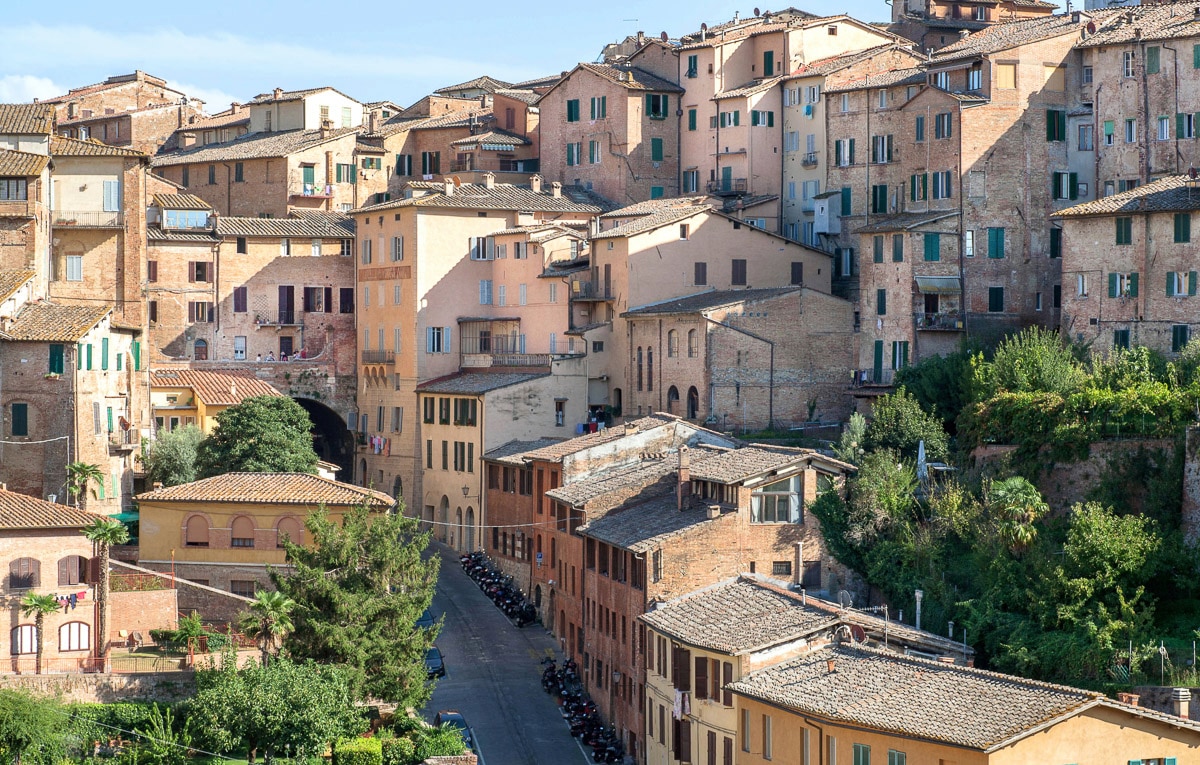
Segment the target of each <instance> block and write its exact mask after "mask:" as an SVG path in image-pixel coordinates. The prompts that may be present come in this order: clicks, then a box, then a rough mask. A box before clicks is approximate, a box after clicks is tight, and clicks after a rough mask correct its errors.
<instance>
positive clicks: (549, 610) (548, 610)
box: [542, 589, 558, 635]
mask: <svg viewBox="0 0 1200 765" xmlns="http://www.w3.org/2000/svg"><path fill="white" fill-rule="evenodd" d="M547 619H549V620H550V621H549V624H547V623H546V620H547ZM542 624H543V625H544V626H545V627H546V629H548V630H550V634H552V635H557V634H558V630H556V629H555V627H556V626H557V625H556V624H555V623H554V590H553V589H551V590H550V605H549V607H547V608H546V616H545V617H544V618H543V619H542Z"/></svg>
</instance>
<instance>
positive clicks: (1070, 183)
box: [1050, 173, 1079, 199]
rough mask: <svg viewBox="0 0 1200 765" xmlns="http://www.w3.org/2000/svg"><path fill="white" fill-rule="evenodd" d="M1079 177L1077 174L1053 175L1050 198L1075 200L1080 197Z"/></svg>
mask: <svg viewBox="0 0 1200 765" xmlns="http://www.w3.org/2000/svg"><path fill="white" fill-rule="evenodd" d="M1078 179H1079V176H1078V175H1076V174H1075V173H1053V174H1052V175H1051V189H1050V196H1051V197H1052V198H1053V199H1075V198H1077V197H1078V196H1079V191H1078V189H1079V180H1078Z"/></svg>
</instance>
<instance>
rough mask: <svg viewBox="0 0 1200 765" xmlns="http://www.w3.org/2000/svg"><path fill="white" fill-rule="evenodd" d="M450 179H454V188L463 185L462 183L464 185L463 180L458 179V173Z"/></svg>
mask: <svg viewBox="0 0 1200 765" xmlns="http://www.w3.org/2000/svg"><path fill="white" fill-rule="evenodd" d="M450 180H452V181H454V188H456V189H457V188H458V187H459V186H461V185H462V181H460V180H459V179H458V176H457V175H456V176H454V177H453V178H451V179H450Z"/></svg>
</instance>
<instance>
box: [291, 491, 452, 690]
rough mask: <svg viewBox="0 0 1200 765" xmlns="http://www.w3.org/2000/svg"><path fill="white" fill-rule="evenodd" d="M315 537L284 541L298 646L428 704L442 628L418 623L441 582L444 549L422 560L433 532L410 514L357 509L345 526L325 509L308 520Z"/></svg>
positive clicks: (309, 655)
mask: <svg viewBox="0 0 1200 765" xmlns="http://www.w3.org/2000/svg"><path fill="white" fill-rule="evenodd" d="M305 526H306V528H307V529H308V533H309V536H310V538H311V539H312V544H311V546H307V547H301V546H299V545H296V544H294V543H292V542H291V541H290V540H288V541H285V542H284V547H285V549H286V550H287V563H288V564H289V566H290V567H291V569H290V570H277V571H272V572H271V580H272V581H273V582H274V583H275V586H276V588H277V589H278V590H279V591H280V592H281V593H283V594H284V595H285V596H287V597H288V598H290V599H292V600H293V601H295V603H296V607H295V609H294V610H293V612H292V621H293V622H294V623H295V625H296V629H295V631H294V632H292V634H291V635H290V636H289V637H288V638H287V640H286V641H285V643H284V646H285V648H286V649H287V651H288V653H289V655H291V656H293V657H295V658H298V659H312V660H314V661H319V662H323V663H333V664H344V665H346V666H348V667H351V668H352V669H353V670H354V672H355V673H356V680H357V682H358V683H359V684H360V687H361V688H362V690H363V691H364V692H365V693H366V694H367V695H369V696H371V697H373V698H378V699H382V700H384V701H389V702H395V703H397V704H398V705H399V706H400V707H401V708H406V707H411V708H420V707H421V706H423V705H424V704H425V702H426V701H427V700H428V698H429V694H430V691H431V688H430V686H429V683H428V681H427V678H426V671H425V652H426V651H427V650H428V648H429V646H430V645H432V643H433V639H434V637H435V636H436V635H435V632H436V631H435V630H419V629H414V625H415V623H416V620H417V618H418V617H419V616H420V615H421V612H422V611H423V610H425V609H426V608H428V606H429V602H430V600H431V599H432V597H433V588H434V585H435V583H436V582H437V572H438V558H437V557H436V556H433V557H430V558H428V559H422V557H421V553H422V551H424V550H425V548H426V547H427V545H428V544H429V534H428V532H421V531H419V530H418V527H417V522H416V521H415V520H414V519H412V518H406V517H405V516H404V515H403V514H401V513H393V514H380V513H372V512H370V511H369V509H368V508H367V507H365V506H359V507H356V508H352V509H351V510H350V511H349V512H347V513H346V514H345V515H344V517H343V519H342V523H341V524H340V525H339V524H338V523H337V522H335V521H334V520H332V519H330V518H329V516H328V515H327V513H326V512H325V511H324V508H322V509H320V510H319V511H317V512H315V513H312V514H311V515H309V517H308V518H307V520H306V521H305Z"/></svg>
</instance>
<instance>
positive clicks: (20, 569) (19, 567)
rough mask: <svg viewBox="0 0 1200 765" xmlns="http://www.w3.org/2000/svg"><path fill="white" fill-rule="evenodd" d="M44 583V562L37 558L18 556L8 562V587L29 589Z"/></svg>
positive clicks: (11, 588)
mask: <svg viewBox="0 0 1200 765" xmlns="http://www.w3.org/2000/svg"><path fill="white" fill-rule="evenodd" d="M41 583H42V562H41V561H40V560H38V559H37V558H17V559H16V560H14V561H13V562H11V563H9V564H8V588H9V589H10V590H28V589H29V588H31V587H37V586H39V585H41Z"/></svg>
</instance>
